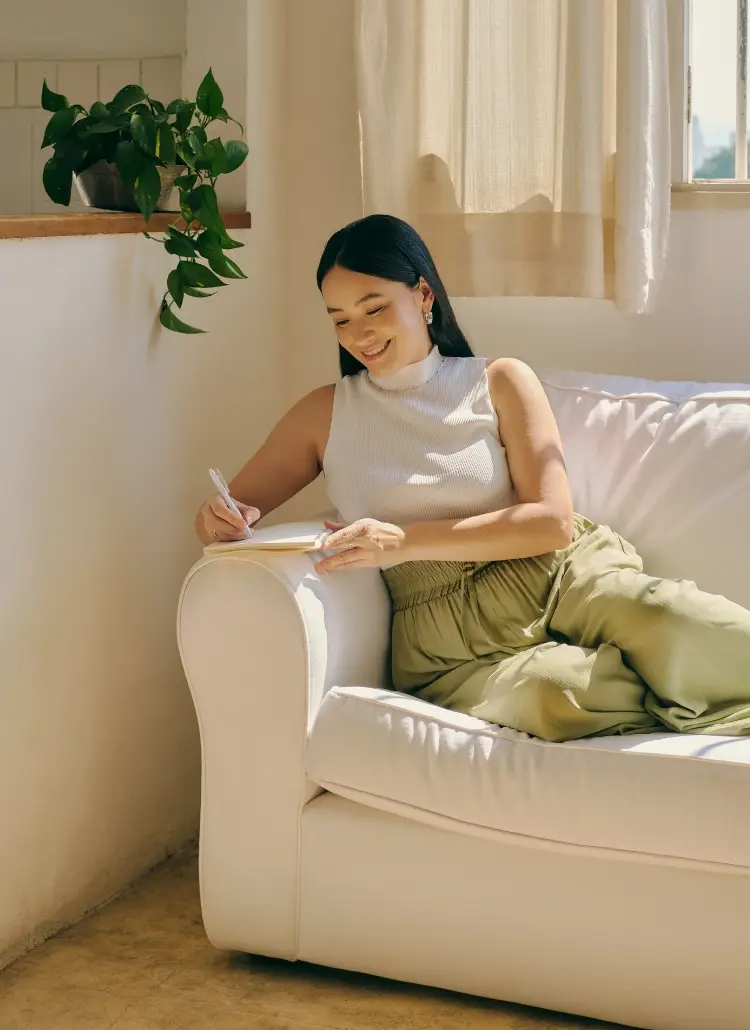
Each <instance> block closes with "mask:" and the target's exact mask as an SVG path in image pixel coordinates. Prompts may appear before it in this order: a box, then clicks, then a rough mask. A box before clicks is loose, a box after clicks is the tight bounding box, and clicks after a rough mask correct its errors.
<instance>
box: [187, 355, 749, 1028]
mask: <svg viewBox="0 0 750 1030" xmlns="http://www.w3.org/2000/svg"><path fill="white" fill-rule="evenodd" d="M542 379H543V382H544V384H545V389H546V390H547V394H548V396H549V397H550V400H551V403H552V406H553V409H554V411H555V413H556V416H557V418H558V422H559V424H560V428H561V431H562V438H563V445H564V448H565V454H566V461H567V465H568V471H569V474H570V478H571V484H572V488H573V497H574V502H575V506H576V508H577V509H578V510H579V511H581V512H582V513H583V514H586V515H588V516H589V517H591V518H593V519H595V520H598V521H601V522H607V523H609V524H610V525H612V526H613V527H614V528H615V529H617V530H619V531H620V532H621V533H623V534H624V535H625V536H627V537H628V538H630V539H631V540H632V541H633V543H634V544H635V545H636V546H637V547H638V548H639V550H640V551H641V553H642V555H643V557H644V559H645V561H646V565H647V568H648V569H649V570H650V571H652V572H654V573H655V574H657V575H669V576H677V577H686V578H691V579H695V580H696V581H697V582H698V583H699V584H700V585H701V586H702V587H704V588H705V589H708V590H715V591H719V592H722V593H725V594H727V595H728V596H729V597H732V598H733V599H734V600H736V601H739V602H740V603H743V604H745V605H750V551H749V550H748V547H747V539H748V532H749V527H750V387H748V386H732V387H722V386H721V385H720V384H719V385H716V384H710V385H700V384H698V385H696V384H681V383H667V384H664V383H643V382H636V381H633V380H623V379H619V378H613V377H601V376H584V375H579V374H574V373H562V372H559V373H558V372H547V373H542ZM389 614H390V612H389V606H388V602H387V595H386V591H385V588H384V586H383V584H382V580H381V578H380V576H379V575H378V574H377V573H375V572H356V573H346V574H340V575H336V576H330V577H325V578H324V579H322V580H321V578H320V577H318V576H317V574H316V572H315V568H314V564H313V563H312V561H311V559H310V558H309V557H306V556H289V555H286V556H273V555H261V554H259V553H256V554H252V553H250V552H248V553H245V554H244V555H239V554H237V555H221V556H216V557H213V558H210V559H203V560H202V561H200V562H198V564H197V565H196V566H195V567H194V568H193V570H192V571H191V572H190V574H189V576H188V578H187V580H186V583H185V586H184V588H183V592H182V596H181V599H180V607H179V614H178V636H179V642H180V652H181V656H182V660H183V664H184V667H185V671H186V674H187V677H188V682H189V685H190V689H191V691H192V695H193V699H194V702H195V706H196V709H197V712H198V719H199V724H200V731H201V739H202V746H203V802H202V818H201V894H202V906H203V916H204V920H205V924H206V929H207V932H208V934H209V937H210V938H211V940H212V941H213V943H214V944H215V945H216V946H217V947H221V948H236V949H239V950H245V951H250V952H259V953H262V954H267V955H278V956H283V957H286V958H297V957H299V958H302V959H307V960H309V961H314V962H323V963H330V964H332V965H338V966H346V967H349V968H352V969H358V970H362V971H365V972H373V973H379V974H381V975H384V976H392V977H396V978H398V979H405V980H414V981H416V982H420V983H430V984H435V985H437V986H442V987H447V988H452V989H456V990H461V991H467V992H476V993H478V994H486V995H488V996H491V997H500V998H507V999H509V1000H515V1001H520V1002H526V1003H528V1004H532V1005H541V1006H548V1007H550V1008H558V1009H563V1010H567V1011H571V1012H579V1013H583V1014H586V1015H590V1016H595V1017H599V1018H604V1019H610V1020H615V1021H617V1022H620V1023H626V1024H629V1025H633V1026H639V1027H648V1028H653V1030H709V1028H710V1030H745V1028H746V1027H747V1025H748V1017H747V1013H748V1011H750V979H748V977H747V975H746V974H747V967H748V944H747V933H748V931H747V928H748V926H750V873H749V872H748V870H750V828H749V824H748V820H747V818H746V811H747V804H746V803H743V802H744V801H745V799H746V798H747V797H750V757H749V755H748V751H749V749H750V741H748V740H735V739H732V740H727V739H721V738H711V737H682V736H678V735H674V736H667V735H665V734H654V735H649V736H647V737H638V738H635V737H625V738H621V739H615V738H599V739H597V740H594V741H590V742H575V743H570V744H564V745H550V744H542V743H540V742H538V741H533V740H529V739H527V738H525V737H523V736H522V735H520V734H513V733H508V732H507V731H504V730H500V729H489V728H487V727H486V725H485V724H483V723H480V722H478V721H476V720H472V719H468V720H466V719H464V718H463V717H461V716H456V715H451V714H450V713H447V712H444V711H442V710H440V709H435V708H432V706H429V705H426V704H424V703H421V702H418V701H416V700H414V699H412V698H406V697H403V696H402V695H396V694H393V693H389V692H388V691H387V690H386V689H385V684H386V682H387V673H386V667H387V657H388V626H389ZM748 680H749V685H750V669H749V670H748ZM368 688H369V689H368ZM322 785H327V786H329V787H331V788H332V790H338V791H340V792H341V794H347V795H348V798H344V797H337V796H336V795H335V794H333V793H323V794H321V793H320V792H321V788H322ZM354 797H356V798H357V801H356V802H354V801H352V800H350V799H351V798H354ZM378 807H380V808H390V809H392V811H391V812H382V811H377V810H376V808H378ZM394 812H398V813H399V814H398V815H396V814H393V813H394ZM429 823H432V824H433V825H429ZM448 830H449V831H450V832H447V831H448Z"/></svg>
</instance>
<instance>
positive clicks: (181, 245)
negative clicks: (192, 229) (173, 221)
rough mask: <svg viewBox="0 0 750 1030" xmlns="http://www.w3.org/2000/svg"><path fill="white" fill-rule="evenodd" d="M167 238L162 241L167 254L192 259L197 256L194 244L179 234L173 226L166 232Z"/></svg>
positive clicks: (182, 234)
mask: <svg viewBox="0 0 750 1030" xmlns="http://www.w3.org/2000/svg"><path fill="white" fill-rule="evenodd" d="M167 232H168V236H167V238H166V239H165V240H164V249H165V250H166V252H167V254H176V255H177V256H178V257H186V258H193V257H195V255H196V254H197V250H196V248H195V244H194V243H193V241H192V240H191V239H190V237H189V236H186V235H185V234H184V233H181V232H179V231H178V230H177V229H175V228H174V227H173V226H170V227H169V229H168V230H167Z"/></svg>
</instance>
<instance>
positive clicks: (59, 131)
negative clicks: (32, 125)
mask: <svg viewBox="0 0 750 1030" xmlns="http://www.w3.org/2000/svg"><path fill="white" fill-rule="evenodd" d="M77 114H78V111H77V110H76V108H75V107H61V108H60V110H59V111H55V113H54V114H53V115H52V117H51V118H50V120H49V121H48V122H47V128H46V129H45V132H44V139H43V140H42V146H41V149H42V150H44V148H45V147H51V146H52V144H53V143H57V142H58V141H59V140H61V139H62V138H63V136H67V135H68V133H69V132H70V130H71V129H72V127H73V122H74V121H75V118H76V115H77Z"/></svg>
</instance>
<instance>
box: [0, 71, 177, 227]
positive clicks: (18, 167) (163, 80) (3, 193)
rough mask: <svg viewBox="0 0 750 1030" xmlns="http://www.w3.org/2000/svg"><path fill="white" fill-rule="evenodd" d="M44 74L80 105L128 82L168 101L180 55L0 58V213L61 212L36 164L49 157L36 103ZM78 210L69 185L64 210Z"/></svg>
mask: <svg viewBox="0 0 750 1030" xmlns="http://www.w3.org/2000/svg"><path fill="white" fill-rule="evenodd" d="M45 77H46V79H47V85H48V86H49V87H50V88H51V89H53V90H55V92H57V93H64V94H65V96H66V97H68V99H69V100H70V102H71V103H72V104H83V105H84V107H90V106H91V104H93V103H94V101H95V100H102V101H107V100H111V99H112V97H113V96H114V95H115V93H116V92H117V90H118V89H120V87H121V86H126V85H128V84H129V83H133V82H136V83H140V84H141V85H142V86H143V88H144V89H145V90H146V91H147V92H148V93H150V94H151V96H153V97H155V98H156V99H157V100H162V101H163V102H164V103H168V102H169V101H170V100H173V99H174V98H175V97H178V96H180V95H181V94H182V57H181V56H168V57H148V58H141V59H139V58H132V59H131V58H127V59H123V58H118V59H112V60H101V61H97V60H86V61H81V60H76V61H73V60H59V61H24V60H17V61H7V60H4V61H0V140H2V153H3V160H2V161H1V162H0V214H6V215H8V214H11V215H13V214H37V213H41V212H51V211H63V210H65V209H64V208H61V207H60V206H59V205H57V204H53V203H52V201H51V200H50V199H49V197H48V196H47V194H46V193H45V192H44V188H43V186H42V168H43V167H44V163H45V161H46V160H47V158H48V157H51V156H52V150H51V149H49V148H48V149H46V150H44V151H42V150H40V149H39V148H40V146H41V143H42V138H43V136H44V128H45V126H46V124H47V122H48V120H49V118H50V115H49V113H48V112H47V111H43V110H42V109H41V106H40V102H39V101H40V96H41V92H42V81H43V80H44V78H45ZM82 209H83V205H82V204H81V201H80V200H79V198H78V194H77V192H76V190H75V187H74V188H73V195H72V199H71V202H70V208H69V210H71V211H78V210H82Z"/></svg>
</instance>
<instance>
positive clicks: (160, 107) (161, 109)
mask: <svg viewBox="0 0 750 1030" xmlns="http://www.w3.org/2000/svg"><path fill="white" fill-rule="evenodd" d="M149 102H150V104H151V107H152V108H153V110H154V112H155V113H156V114H157V115H163V114H166V113H167V109H166V107H165V106H164V104H162V103H160V102H159V101H158V100H154V98H153V97H149Z"/></svg>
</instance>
